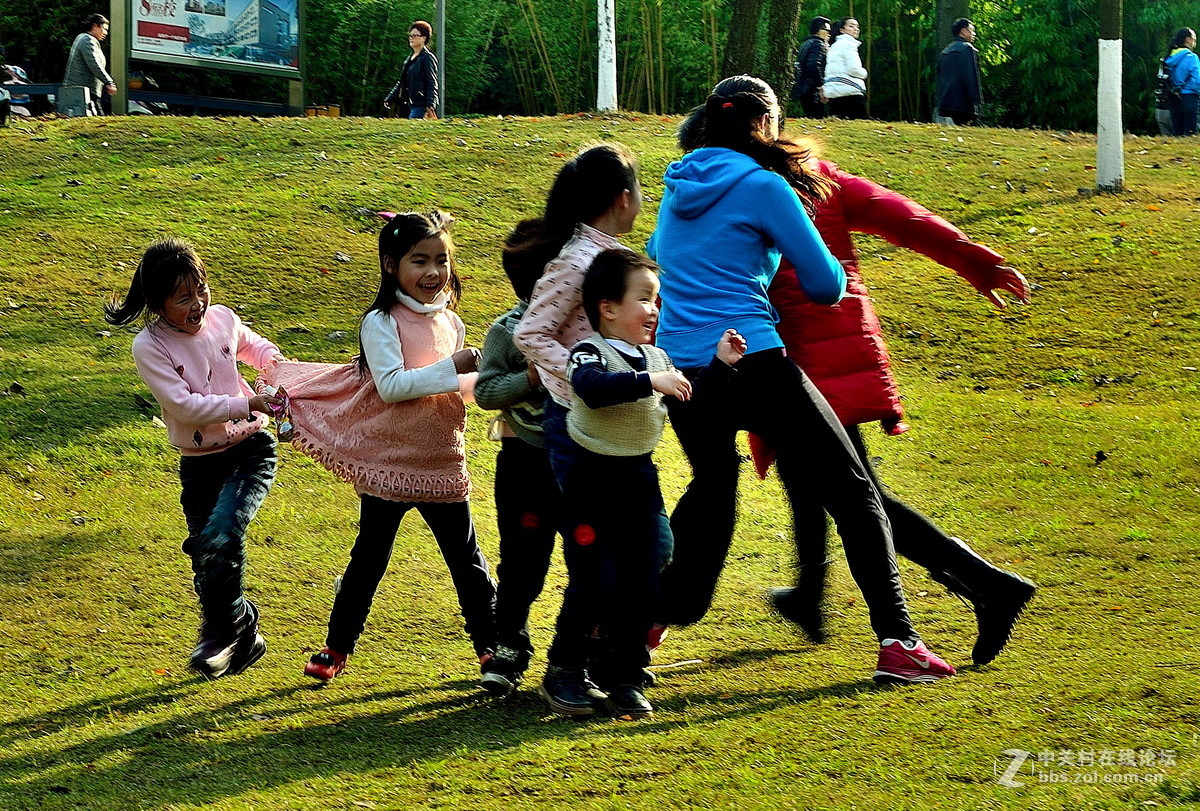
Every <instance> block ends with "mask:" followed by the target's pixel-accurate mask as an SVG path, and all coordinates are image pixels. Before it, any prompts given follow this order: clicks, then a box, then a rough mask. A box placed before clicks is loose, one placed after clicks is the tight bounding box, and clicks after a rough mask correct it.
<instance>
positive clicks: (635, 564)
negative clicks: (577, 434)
mask: <svg viewBox="0 0 1200 811" xmlns="http://www.w3.org/2000/svg"><path fill="white" fill-rule="evenodd" d="M563 497H564V501H565V504H566V508H567V516H568V518H567V526H568V528H567V530H566V532H565V533H564V538H563V557H564V559H565V561H566V564H567V577H568V583H567V591H566V594H565V595H564V597H563V607H562V610H561V611H560V612H559V615H558V622H557V625H556V627H555V635H554V643H553V645H551V647H550V651H549V653H548V654H547V660H548V661H549V662H550V664H552V665H557V666H559V667H584V666H585V665H589V663H590V665H591V667H592V674H593V676H594V677H596V678H597V680H598V681H600V682H601V684H602V685H605V686H613V685H620V684H632V685H638V684H641V683H642V680H643V675H642V668H644V667H645V666H646V665H648V664H649V663H650V654H649V652H648V651H647V650H646V636H647V634H648V632H649V631H650V625H651V624H652V623H653V621H654V616H655V610H656V606H657V600H658V580H659V573H660V572H661V571H662V568H663V566H664V565H665V564H666V560H667V558H668V557H669V556H670V547H671V544H670V539H671V530H670V523H669V521H668V519H667V511H666V507H665V506H664V504H663V499H662V493H661V491H660V489H659V483H658V470H657V469H656V468H655V467H654V463H653V461H652V460H651V458H650V455H649V454H646V455H644V456H601V455H599V454H595V453H591V452H590V451H587V450H584V449H582V448H579V449H577V450H576V452H575V458H574V460H573V462H572V464H571V468H570V470H568V471H567V475H566V481H565V483H564V489H563ZM597 627H599V628H600V629H602V630H603V632H604V640H603V643H601V644H599V645H597V644H596V643H594V642H592V640H591V636H592V633H593V631H594V629H596V628H597Z"/></svg>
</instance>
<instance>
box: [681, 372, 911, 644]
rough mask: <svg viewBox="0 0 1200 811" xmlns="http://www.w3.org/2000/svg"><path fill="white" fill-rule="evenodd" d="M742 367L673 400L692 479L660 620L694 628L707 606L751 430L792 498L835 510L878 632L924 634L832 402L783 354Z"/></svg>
mask: <svg viewBox="0 0 1200 811" xmlns="http://www.w3.org/2000/svg"><path fill="white" fill-rule="evenodd" d="M735 368H736V369H737V374H736V375H735V376H734V378H733V379H732V380H731V381H730V382H729V384H728V385H727V386H723V387H720V388H716V389H714V390H711V391H709V392H706V393H705V396H704V397H702V398H697V399H695V400H693V401H690V402H687V403H679V402H678V401H674V400H668V403H669V405H670V408H671V424H672V426H673V427H674V429H675V433H676V435H677V436H678V437H679V442H680V444H681V445H682V447H683V451H684V453H685V454H686V455H687V458H688V461H689V462H690V463H691V465H692V481H691V483H690V484H689V485H688V487H687V491H686V492H685V493H684V494H683V497H682V498H681V499H680V500H679V503H678V504H677V505H676V507H675V512H674V514H673V515H672V516H671V529H672V530H673V532H674V535H675V553H674V560H673V561H672V562H671V564H670V565H669V566H668V567H667V569H666V571H665V572H664V573H663V578H662V584H661V594H660V602H659V605H660V610H659V613H658V616H659V621H660V622H664V623H669V624H679V625H683V624H689V623H693V622H697V621H698V620H700V618H701V617H703V616H704V614H705V613H706V612H707V611H708V608H709V605H710V604H711V602H712V596H713V591H714V589H715V588H716V583H717V579H718V577H720V574H721V569H722V568H723V567H724V565H725V557H726V555H727V554H728V552H729V546H730V542H731V540H732V537H733V529H734V523H735V520H736V513H737V481H738V467H739V464H740V461H741V460H740V457H739V455H738V450H737V445H736V437H737V432H738V431H739V430H747V431H752V432H754V433H756V434H758V435H759V436H760V437H762V438H763V439H764V440H766V442H767V443H768V444H770V445H771V446H772V447H773V448H775V450H776V453H777V454H778V455H777V464H778V469H779V475H780V478H781V479H782V480H783V484H784V487H785V489H786V491H787V493H788V495H789V499H790V500H795V499H797V498H799V497H800V494H802V493H811V494H812V497H813V498H814V499H815V500H816V501H817V502H818V503H820V504H821V505H822V507H823V508H824V509H825V510H826V511H828V512H829V514H830V515H832V516H833V518H834V521H835V522H836V523H837V527H838V532H839V534H840V535H841V537H842V544H843V546H844V547H845V549H846V561H847V563H848V565H849V567H850V573H851V575H852V576H853V577H854V580H855V582H856V583H857V584H858V587H859V589H860V590H861V591H862V593H863V597H864V599H865V601H866V604H867V608H868V610H869V612H870V616H871V627H872V629H873V630H874V631H875V633H876V635H877V636H878V637H879V638H880V639H884V638H888V637H891V638H894V639H905V640H906V639H916V638H917V635H916V633H915V632H914V631H913V628H912V624H911V623H910V621H909V617H908V609H907V607H906V606H905V602H904V592H903V590H902V589H901V586H900V573H899V570H898V569H897V568H896V558H895V553H894V551H893V549H892V533H891V527H890V525H889V523H888V519H887V516H886V515H885V513H884V507H883V503H882V500H881V498H880V495H879V491H878V490H876V488H875V485H874V484H873V483H872V482H871V478H870V476H869V475H868V474H867V472H866V471H865V470H864V469H863V466H862V463H861V462H860V461H859V459H858V454H857V453H856V452H855V450H854V447H853V445H852V444H851V442H850V439H849V437H848V436H847V435H846V432H845V430H844V429H843V428H842V426H841V425H840V424H839V423H838V421H837V418H836V417H835V416H834V414H833V411H832V410H831V409H830V408H829V404H828V403H826V402H825V398H824V397H822V396H821V394H820V392H818V391H817V389H816V387H815V386H813V385H812V383H811V382H810V381H809V379H808V377H807V376H806V375H805V374H804V373H803V372H802V371H800V369H799V367H797V366H796V365H795V364H794V363H792V361H791V360H789V359H788V358H786V357H785V356H784V354H783V352H782V351H781V350H778V349H775V350H765V351H762V352H755V353H753V354H750V355H747V356H746V357H745V358H743V359H742V360H741V361H740V362H739V363H738V364H737V366H736V367H735ZM695 371H699V370H695ZM685 373H688V372H685ZM689 376H694V375H691V374H690V373H689Z"/></svg>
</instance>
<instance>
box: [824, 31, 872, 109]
mask: <svg viewBox="0 0 1200 811" xmlns="http://www.w3.org/2000/svg"><path fill="white" fill-rule="evenodd" d="M858 32H859V26H858V20H856V19H854V18H853V17H845V18H843V19H841V20H838V21H837V22H836V23H834V25H833V44H832V45H830V46H829V54H828V56H826V58H825V84H824V86H823V89H824V91H825V100H826V101H827V102H828V103H829V114H830V115H835V116H837V117H838V118H866V117H867V69H866V68H864V67H863V63H862V59H861V58H860V57H859V55H858V47H859V46H860V45H862V43H861V42H860V41H859V40H858Z"/></svg>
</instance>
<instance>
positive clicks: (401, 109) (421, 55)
mask: <svg viewBox="0 0 1200 811" xmlns="http://www.w3.org/2000/svg"><path fill="white" fill-rule="evenodd" d="M432 35H433V27H432V26H431V25H430V24H429V23H427V22H425V21H424V20H417V21H416V22H415V23H413V24H412V25H411V26H409V29H408V46H409V47H410V48H412V55H411V56H409V57H408V58H407V59H405V60H404V66H403V67H401V68H400V78H399V79H397V80H396V84H395V85H393V86H392V89H391V90H390V91H389V92H388V94H387V95H386V96H384V99H383V108H384V109H385V110H390V109H391V107H392V105H393V104H394V105H396V112H395V116H396V117H397V118H437V113H436V112H435V111H436V110H437V103H438V75H437V57H436V56H434V55H433V53H432V52H430V50H429V49H428V48H427V47H425V46H426V45H428V44H429V38H430V37H431V36H432Z"/></svg>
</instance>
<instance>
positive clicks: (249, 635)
mask: <svg viewBox="0 0 1200 811" xmlns="http://www.w3.org/2000/svg"><path fill="white" fill-rule="evenodd" d="M245 603H246V611H245V613H243V614H242V616H241V619H239V620H238V621H237V622H235V623H234V630H235V632H236V634H237V642H236V644H235V645H234V649H233V656H232V657H231V659H230V661H229V670H228V671H227V673H226V675H228V676H236V675H237V674H238V673H241V672H242V671H244V670H245V669H246V668H248V667H250V665H252V664H254V663H255V662H257V661H258V660H259V659H261V658H262V657H263V654H264V653H266V652H267V640H265V639H263V635H262V634H260V633H259V632H258V606H256V605H255V604H254V603H252V602H250V601H249V600H245Z"/></svg>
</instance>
